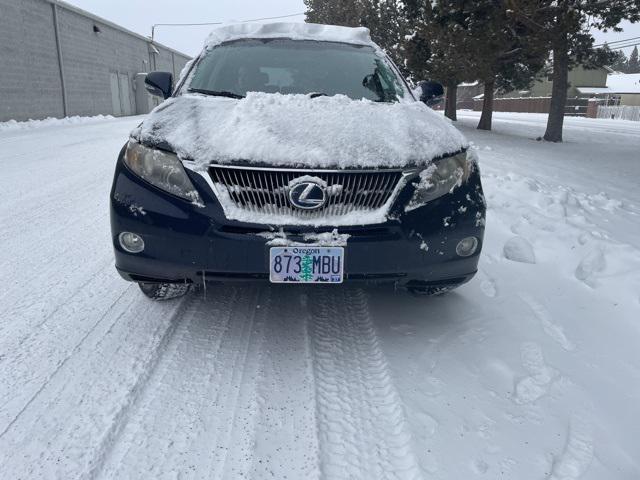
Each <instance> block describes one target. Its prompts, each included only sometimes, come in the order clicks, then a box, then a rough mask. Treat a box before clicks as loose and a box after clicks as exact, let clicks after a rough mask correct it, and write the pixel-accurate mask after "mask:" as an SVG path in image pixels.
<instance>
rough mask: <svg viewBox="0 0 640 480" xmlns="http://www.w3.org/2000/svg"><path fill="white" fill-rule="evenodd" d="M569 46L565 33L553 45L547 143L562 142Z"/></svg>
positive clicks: (545, 136)
mask: <svg viewBox="0 0 640 480" xmlns="http://www.w3.org/2000/svg"><path fill="white" fill-rule="evenodd" d="M568 49H569V46H568V41H567V35H566V33H564V34H562V35H561V37H560V38H559V39H558V40H557V41H555V42H554V45H553V76H552V80H553V87H552V88H551V106H550V107H549V118H548V119H547V131H546V132H545V134H544V139H545V140H546V141H548V142H561V141H562V126H563V124H564V111H565V108H566V105H567V90H568V89H569V52H568Z"/></svg>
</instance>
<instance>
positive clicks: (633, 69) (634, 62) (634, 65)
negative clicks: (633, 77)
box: [627, 46, 640, 73]
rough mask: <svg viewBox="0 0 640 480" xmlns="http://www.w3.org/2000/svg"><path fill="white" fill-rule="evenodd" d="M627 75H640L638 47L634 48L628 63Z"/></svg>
mask: <svg viewBox="0 0 640 480" xmlns="http://www.w3.org/2000/svg"><path fill="white" fill-rule="evenodd" d="M627 73H640V60H638V47H637V46H635V47H633V51H632V52H631V55H630V56H629V62H628V63H627Z"/></svg>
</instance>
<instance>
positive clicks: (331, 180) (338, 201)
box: [209, 165, 403, 220]
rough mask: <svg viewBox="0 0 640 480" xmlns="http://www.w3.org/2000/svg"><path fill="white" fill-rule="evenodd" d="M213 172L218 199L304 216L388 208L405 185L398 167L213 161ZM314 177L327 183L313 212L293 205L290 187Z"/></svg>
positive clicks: (244, 207) (263, 210)
mask: <svg viewBox="0 0 640 480" xmlns="http://www.w3.org/2000/svg"><path fill="white" fill-rule="evenodd" d="M209 176H210V178H211V180H212V181H213V186H214V188H215V190H216V194H217V195H218V197H219V198H228V199H229V200H230V201H231V204H232V206H233V207H235V208H237V209H240V210H242V211H246V212H253V213H257V214H261V213H262V214H268V215H272V216H273V215H276V216H277V215H283V216H287V217H295V218H299V219H302V220H313V219H319V218H322V217H336V216H337V217H340V216H344V215H348V214H351V213H354V212H356V213H358V212H362V213H366V212H371V211H375V210H378V209H380V208H382V207H384V206H385V205H386V204H387V202H388V201H389V200H390V199H391V198H392V197H393V196H394V193H395V192H396V191H397V190H398V189H399V188H400V187H401V180H402V178H403V172H402V170H400V169H393V170H391V169H379V170H356V169H354V170H307V169H279V168H260V167H243V166H234V165H211V166H210V167H209ZM300 177H313V178H315V179H318V180H319V181H320V183H324V184H326V185H327V188H326V195H327V197H326V202H325V204H324V205H323V206H322V207H320V208H318V209H315V210H304V209H299V208H297V207H295V206H294V205H293V204H292V203H291V200H290V199H289V190H290V187H289V185H290V184H291V182H292V181H293V180H295V179H298V178H300Z"/></svg>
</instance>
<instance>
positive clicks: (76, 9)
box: [42, 0, 192, 59]
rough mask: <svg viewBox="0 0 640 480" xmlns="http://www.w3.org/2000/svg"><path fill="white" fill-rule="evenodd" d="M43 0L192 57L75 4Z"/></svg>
mask: <svg viewBox="0 0 640 480" xmlns="http://www.w3.org/2000/svg"><path fill="white" fill-rule="evenodd" d="M42 1H43V2H46V3H49V4H51V5H57V6H58V7H60V8H63V9H65V10H68V11H70V12H73V13H76V14H78V15H81V16H83V17H86V18H89V19H91V20H93V21H94V22H96V23H100V24H102V25H105V26H107V27H110V28H113V29H115V30H119V31H120V32H123V33H126V34H127V35H131V36H132V37H135V38H137V39H139V40H143V41H144V42H146V43H147V44H152V45H157V46H159V47H162V48H164V49H166V50H169V51H170V52H172V53H175V54H178V55H180V56H183V57H185V58H189V59H190V58H192V57H191V55H187V54H186V53H183V52H180V51H178V50H176V49H175V48H171V47H167V46H166V45H164V44H162V43H159V42H156V41H153V42H152V41H151V38H149V37H145V36H144V35H140V34H139V33H136V32H134V31H131V30H128V29H126V28H124V27H122V26H120V25H118V24H117V23H114V22H112V21H110V20H107V19H105V18H102V17H99V16H98V15H94V14H93V13H91V12H88V11H86V10H83V9H82V8H79V7H76V6H75V5H71V4H69V3H67V2H64V1H62V0H42Z"/></svg>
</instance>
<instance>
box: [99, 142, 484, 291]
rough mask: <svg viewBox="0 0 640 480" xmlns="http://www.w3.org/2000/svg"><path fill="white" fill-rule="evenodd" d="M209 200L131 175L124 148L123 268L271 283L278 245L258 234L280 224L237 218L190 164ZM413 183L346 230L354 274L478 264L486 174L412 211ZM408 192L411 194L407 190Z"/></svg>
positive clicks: (432, 274) (114, 228) (141, 273)
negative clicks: (128, 239) (471, 242)
mask: <svg viewBox="0 0 640 480" xmlns="http://www.w3.org/2000/svg"><path fill="white" fill-rule="evenodd" d="M187 174H188V175H189V177H190V178H191V180H192V182H193V184H194V185H195V186H196V188H197V189H198V191H199V192H200V195H201V197H202V199H203V201H204V204H205V206H204V207H197V206H194V205H192V204H191V203H189V202H186V201H184V200H181V199H179V198H176V197H174V196H172V195H169V194H167V193H165V192H163V191H162V190H159V189H157V188H155V187H153V186H151V185H149V184H148V183H146V182H144V181H143V180H141V179H140V178H139V177H137V176H136V175H134V174H133V173H131V172H130V171H129V170H128V169H127V168H126V167H125V166H124V164H123V161H122V152H121V154H120V157H119V159H118V163H117V166H116V172H115V178H114V182H113V187H112V191H111V232H112V242H113V246H114V249H115V259H116V268H117V270H118V272H119V273H120V274H121V275H122V276H123V278H125V279H127V280H130V281H137V282H185V281H186V282H191V283H202V282H203V281H205V280H206V281H209V280H211V281H215V280H224V281H229V280H268V278H269V273H268V272H269V270H268V269H269V265H268V259H269V248H270V247H269V245H267V242H268V240H267V239H265V238H264V237H261V236H259V235H258V234H259V233H263V232H267V231H269V230H270V229H273V228H275V229H278V228H279V227H278V226H275V225H274V226H268V225H256V224H248V223H243V222H238V221H232V220H228V219H227V218H226V217H225V216H224V213H223V211H222V207H221V206H220V204H219V203H218V201H217V199H216V197H215V194H214V193H213V192H212V191H211V188H210V187H209V185H208V184H207V182H206V181H205V180H204V179H203V178H202V177H201V176H200V175H198V174H196V173H194V172H191V171H189V170H187ZM412 189H413V187H411V186H407V187H405V189H404V190H403V191H402V192H401V193H400V195H399V196H398V198H397V200H396V205H395V206H394V207H392V209H391V212H392V216H395V219H391V220H388V221H387V222H385V223H383V224H376V225H366V226H351V227H339V228H338V232H339V233H343V234H349V235H350V238H349V240H348V242H347V245H346V247H345V281H347V282H351V281H364V282H375V283H380V282H394V283H397V284H401V285H410V286H411V285H416V286H424V285H429V286H431V285H433V286H441V285H457V284H461V283H464V282H466V281H468V280H470V279H471V278H472V277H473V275H474V274H475V272H476V270H477V264H478V258H479V255H480V250H481V248H482V241H483V237H484V217H485V203H484V197H483V195H482V187H481V184H480V177H479V174H478V172H477V171H476V172H474V173H473V174H472V176H471V178H470V179H469V181H468V182H467V183H466V184H464V185H463V186H461V187H459V188H457V189H456V190H455V191H454V192H453V193H451V194H448V195H445V196H444V197H441V198H440V199H438V200H436V201H433V202H431V203H429V204H428V205H426V206H424V207H421V208H418V209H415V210H413V211H410V212H402V211H400V210H399V208H400V206H401V205H404V204H405V203H406V201H407V200H408V198H410V195H411V194H412V191H413V190H412ZM405 190H406V191H405ZM333 229H334V227H331V226H327V227H324V228H318V227H315V228H314V227H285V228H284V232H285V234H286V235H287V238H289V239H291V240H293V241H298V242H302V236H303V234H305V233H309V232H315V233H319V232H326V231H332V230H333ZM123 231H129V232H134V233H137V234H139V235H141V236H142V237H143V239H144V242H145V250H144V252H142V253H140V254H130V253H127V252H125V251H124V250H123V249H122V247H121V246H120V245H119V242H118V235H119V234H120V232H123ZM469 236H475V237H476V238H478V240H479V242H480V245H479V247H478V250H477V251H476V253H475V254H474V255H472V256H470V257H466V258H463V257H460V256H458V255H457V254H456V251H455V249H456V245H457V244H458V242H459V241H460V240H462V239H463V238H465V237H469Z"/></svg>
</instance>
